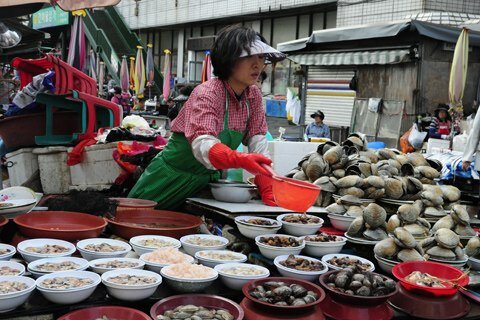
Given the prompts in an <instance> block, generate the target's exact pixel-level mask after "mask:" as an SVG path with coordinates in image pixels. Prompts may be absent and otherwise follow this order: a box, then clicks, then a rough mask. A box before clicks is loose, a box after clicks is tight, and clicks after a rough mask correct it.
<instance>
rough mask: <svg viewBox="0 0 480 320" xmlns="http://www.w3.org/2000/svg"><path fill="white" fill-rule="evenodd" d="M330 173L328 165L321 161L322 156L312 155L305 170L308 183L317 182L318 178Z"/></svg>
mask: <svg viewBox="0 0 480 320" xmlns="http://www.w3.org/2000/svg"><path fill="white" fill-rule="evenodd" d="M329 171H330V167H329V165H328V164H327V163H326V162H325V160H323V158H322V156H320V155H319V154H318V153H316V152H315V153H314V154H312V155H311V156H310V158H309V159H308V165H307V167H306V170H305V174H306V175H307V177H308V179H309V180H310V181H315V180H317V179H318V178H319V177H320V176H322V175H325V174H327V173H328V172H329Z"/></svg>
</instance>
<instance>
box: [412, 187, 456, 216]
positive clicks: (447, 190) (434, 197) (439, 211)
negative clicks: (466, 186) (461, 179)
mask: <svg viewBox="0 0 480 320" xmlns="http://www.w3.org/2000/svg"><path fill="white" fill-rule="evenodd" d="M421 199H422V202H423V204H424V211H423V216H424V217H426V218H440V217H444V216H446V215H447V211H448V210H450V209H451V208H452V207H453V205H454V204H455V203H456V202H457V201H458V200H460V190H459V189H458V188H457V187H454V186H447V185H444V186H433V185H425V186H424V191H423V192H422V195H421ZM445 210H447V211H445Z"/></svg>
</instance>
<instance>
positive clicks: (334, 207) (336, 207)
mask: <svg viewBox="0 0 480 320" xmlns="http://www.w3.org/2000/svg"><path fill="white" fill-rule="evenodd" d="M325 210H327V212H328V213H333V214H345V212H347V208H345V207H344V206H343V205H341V204H337V203H332V204H331V205H329V206H328V207H326V208H325Z"/></svg>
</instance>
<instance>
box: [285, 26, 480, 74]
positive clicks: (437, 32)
mask: <svg viewBox="0 0 480 320" xmlns="http://www.w3.org/2000/svg"><path fill="white" fill-rule="evenodd" d="M461 31H462V29H460V28H456V27H449V26H445V25H438V24H433V23H429V22H423V21H418V20H406V21H400V22H392V23H380V24H369V25H363V26H353V27H345V28H335V29H326V30H318V31H314V32H313V33H312V34H311V36H310V37H308V38H303V39H298V40H293V41H289V42H283V43H279V44H278V45H277V49H278V50H280V51H282V52H285V53H288V54H289V58H290V59H291V60H293V61H295V62H297V63H300V64H305V65H354V64H355V65H358V64H392V63H401V62H405V61H409V60H407V59H409V57H408V56H410V57H411V56H412V52H410V53H409V55H407V51H408V48H394V49H393V50H381V49H379V50H375V51H366V50H364V49H363V50H362V49H361V48H359V50H350V51H352V52H345V50H342V51H341V52H322V51H321V49H319V46H318V45H321V44H328V43H339V42H348V41H359V40H369V39H370V40H371V39H382V38H393V37H396V36H399V35H400V34H403V33H416V34H418V35H421V36H424V37H428V38H432V39H436V40H439V41H444V42H449V43H456V42H457V39H458V36H459V35H460V32H461ZM470 45H473V46H480V32H477V31H471V32H470ZM339 51H340V50H339ZM313 52H314V53H313Z"/></svg>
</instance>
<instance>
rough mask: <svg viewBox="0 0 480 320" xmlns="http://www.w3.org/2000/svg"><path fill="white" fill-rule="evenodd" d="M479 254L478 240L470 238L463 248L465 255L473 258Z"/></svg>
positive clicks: (479, 243) (479, 245) (479, 241)
mask: <svg viewBox="0 0 480 320" xmlns="http://www.w3.org/2000/svg"><path fill="white" fill-rule="evenodd" d="M479 252H480V239H479V238H478V237H472V238H470V240H468V242H467V245H466V246H465V253H466V254H467V255H468V256H470V257H475V256H476V255H477V254H478V253H479Z"/></svg>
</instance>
